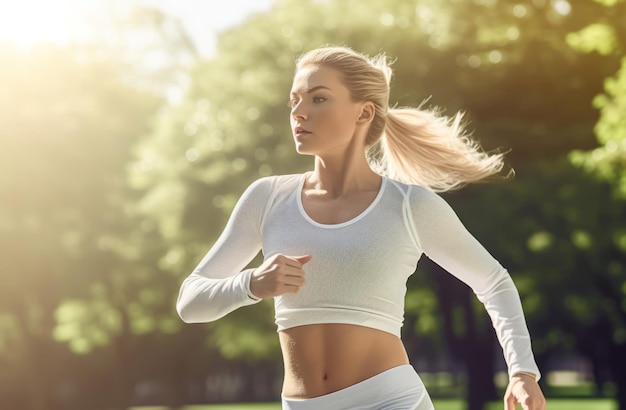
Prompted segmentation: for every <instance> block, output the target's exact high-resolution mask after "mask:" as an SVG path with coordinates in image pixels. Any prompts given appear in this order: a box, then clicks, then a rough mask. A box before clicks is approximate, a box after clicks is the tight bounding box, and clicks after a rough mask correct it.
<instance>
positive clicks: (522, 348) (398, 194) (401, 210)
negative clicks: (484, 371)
mask: <svg viewBox="0 0 626 410" xmlns="http://www.w3.org/2000/svg"><path fill="white" fill-rule="evenodd" d="M304 177H305V175H304V174H299V175H284V176H274V177H267V178H262V179H259V180H257V181H256V182H254V183H253V184H252V185H251V186H250V187H249V188H248V189H247V190H246V191H245V192H244V194H243V195H242V197H241V198H240V200H239V201H238V203H237V205H236V206H235V209H234V210H233V213H232V215H231V217H230V219H229V221H228V224H227V225H226V228H225V229H224V231H223V233H222V235H221V236H220V237H219V239H218V240H217V242H216V243H215V245H214V246H213V247H212V248H211V250H210V251H209V253H208V254H207V255H206V256H205V257H204V258H203V259H202V261H201V262H200V264H199V265H198V266H197V268H196V269H195V270H194V271H193V272H192V273H191V275H190V276H189V277H187V278H186V279H185V280H184V282H183V284H182V286H181V289H180V294H179V297H178V302H177V310H178V313H179V315H180V316H181V318H182V319H183V320H184V321H186V322H190V323H191V322H209V321H213V320H216V319H219V318H221V317H223V316H224V315H226V314H227V313H229V312H231V311H233V310H235V309H237V308H239V307H241V306H245V305H250V304H253V303H256V302H258V301H259V299H255V298H253V297H252V296H251V294H250V290H249V285H250V275H251V273H252V269H247V270H244V271H242V269H244V268H245V267H246V265H247V264H248V263H249V262H250V261H251V260H252V259H253V258H254V257H255V256H256V255H257V254H258V252H259V250H262V252H263V255H264V257H265V258H269V257H271V256H273V255H275V254H277V253H282V254H285V255H289V256H296V255H312V256H313V258H312V259H311V261H310V262H308V263H307V264H306V265H305V266H304V268H303V269H304V272H305V284H304V286H303V287H302V288H301V289H300V291H299V292H298V293H295V294H294V293H289V294H284V295H281V296H277V297H275V298H274V305H275V312H276V325H277V327H278V331H281V330H284V329H289V328H291V327H295V326H302V325H308V324H319V323H345V324H355V325H360V326H367V327H371V328H375V329H379V330H382V331H386V332H389V333H392V334H394V335H397V336H398V337H399V336H400V328H401V327H402V322H403V317H404V298H405V295H406V281H407V279H408V277H409V276H410V275H411V274H412V273H413V272H414V271H415V268H416V266H417V262H418V260H419V259H420V257H421V256H422V254H426V255H427V256H428V257H429V258H430V259H432V260H433V261H434V262H436V263H437V264H438V265H440V266H441V267H442V268H444V269H446V270H447V271H448V272H450V273H451V274H453V275H454V276H456V277H457V278H458V279H460V280H462V281H463V282H465V283H466V284H467V285H469V286H470V287H471V288H472V290H473V291H474V293H475V294H476V295H477V297H478V299H479V300H480V301H481V302H482V303H483V304H484V305H485V308H486V310H487V312H488V313H489V316H490V317H491V320H492V323H493V326H494V328H495V330H496V335H497V337H498V340H499V342H500V344H501V346H502V348H503V351H504V356H505V360H506V362H507V365H508V369H509V374H510V375H513V374H515V373H517V372H520V371H522V372H530V373H534V374H536V375H537V377H540V373H539V369H538V368H537V365H536V364H535V360H534V357H533V353H532V350H531V343H530V336H529V333H528V329H527V327H526V322H525V319H524V314H523V311H522V305H521V302H520V298H519V294H518V292H517V289H516V287H515V285H514V284H513V281H512V279H511V277H510V276H509V274H508V272H507V271H506V270H505V269H504V268H503V267H502V266H501V265H500V264H499V263H498V262H497V261H496V260H495V259H494V258H493V257H492V256H491V255H490V254H489V253H488V252H487V251H486V250H485V248H484V247H483V246H482V245H481V244H480V243H479V242H478V241H477V240H476V239H475V238H474V237H473V236H472V235H471V234H470V233H469V232H468V231H467V230H466V229H465V227H464V226H463V224H462V223H461V222H460V221H459V219H458V218H457V216H456V214H455V213H454V211H453V210H452V208H451V207H450V206H449V205H448V204H447V203H446V202H445V201H444V200H443V199H442V198H441V197H440V196H439V195H437V194H435V193H433V192H431V191H429V190H427V189H424V188H422V187H418V186H412V185H406V184H402V183H400V182H397V181H393V180H390V179H388V178H383V181H382V185H381V187H380V191H379V192H378V195H377V196H376V198H375V199H374V201H373V202H372V204H371V205H370V206H369V207H368V208H367V209H366V210H365V211H363V212H362V213H361V214H360V215H358V216H357V217H355V218H354V219H352V220H350V221H347V222H344V223H341V224H336V225H324V224H320V223H317V222H315V221H314V220H312V219H311V218H310V217H309V216H308V215H307V214H306V212H305V210H304V208H303V206H302V201H301V192H302V187H303V184H304V179H305V178H304Z"/></svg>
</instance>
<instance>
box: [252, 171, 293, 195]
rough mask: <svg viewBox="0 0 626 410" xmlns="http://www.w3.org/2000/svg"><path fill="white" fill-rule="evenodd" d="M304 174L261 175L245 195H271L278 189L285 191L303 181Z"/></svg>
mask: <svg viewBox="0 0 626 410" xmlns="http://www.w3.org/2000/svg"><path fill="white" fill-rule="evenodd" d="M301 178H302V174H289V175H271V176H265V177H261V178H259V179H257V180H255V181H254V182H252V184H250V186H249V187H248V188H247V189H246V193H245V194H244V195H247V196H254V197H259V196H271V195H272V194H273V193H275V192H278V191H285V190H288V189H289V188H295V187H297V186H298V184H299V182H300V181H301Z"/></svg>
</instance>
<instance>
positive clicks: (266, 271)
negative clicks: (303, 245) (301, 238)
mask: <svg viewBox="0 0 626 410" xmlns="http://www.w3.org/2000/svg"><path fill="white" fill-rule="evenodd" d="M310 260H311V255H303V256H286V255H281V254H279V255H274V256H272V257H271V258H269V259H267V260H266V261H264V262H263V264H261V266H259V267H258V268H257V269H255V270H254V272H253V273H252V277H251V278H250V291H251V292H252V294H253V295H254V296H256V297H260V298H265V297H273V296H278V295H281V294H283V293H288V292H289V293H295V292H297V291H298V290H300V287H301V286H303V285H304V270H303V269H302V267H303V265H304V264H305V263H307V262H308V261H310Z"/></svg>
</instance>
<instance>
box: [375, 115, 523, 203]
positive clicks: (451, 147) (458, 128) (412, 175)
mask: <svg viewBox="0 0 626 410" xmlns="http://www.w3.org/2000/svg"><path fill="white" fill-rule="evenodd" d="M462 117H463V116H462V114H461V113H457V114H456V115H455V116H454V117H453V118H448V117H445V116H442V115H440V114H438V113H437V112H436V111H433V110H422V109H416V108H399V109H391V110H389V112H388V113H387V121H386V124H385V128H384V131H383V133H382V135H381V136H380V139H379V140H378V142H377V143H376V144H374V145H372V146H370V148H369V149H368V157H369V161H370V164H371V166H372V168H374V170H375V171H376V172H378V173H380V174H381V175H385V176H387V177H389V178H391V179H395V180H398V181H400V182H404V183H407V184H415V185H421V186H423V187H425V188H428V189H430V190H432V191H435V192H443V191H449V190H453V189H458V188H460V187H462V186H463V185H465V184H467V183H470V182H478V181H480V180H483V179H485V178H487V177H490V176H493V175H495V174H497V173H499V172H500V171H501V170H502V168H503V162H502V156H503V155H502V154H489V153H486V152H484V151H483V150H482V149H481V148H480V146H479V145H478V143H476V142H475V141H473V140H472V139H471V138H470V137H469V135H468V134H467V133H466V132H465V131H464V130H463V127H462V124H461V120H462ZM512 172H513V171H511V172H509V175H511V174H512Z"/></svg>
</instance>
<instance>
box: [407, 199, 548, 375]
mask: <svg viewBox="0 0 626 410" xmlns="http://www.w3.org/2000/svg"><path fill="white" fill-rule="evenodd" d="M413 189H414V193H413V195H412V198H411V204H412V216H413V220H414V226H415V231H416V232H415V233H416V236H417V237H418V238H419V241H420V245H421V247H422V250H423V251H424V253H425V254H426V255H427V256H428V257H429V258H430V259H431V260H433V261H434V262H435V263H437V264H438V265H439V266H441V267H442V268H444V269H445V270H447V271H448V272H450V273H451V274H452V275H454V276H455V277H457V278H458V279H460V280H461V281H463V282H464V283H466V284H467V285H468V286H470V287H471V288H472V290H473V291H474V293H475V294H476V295H477V297H478V299H479V300H480V301H481V302H482V303H483V304H484V306H485V308H486V310H487V312H488V313H489V316H490V318H491V321H492V323H493V327H494V328H495V330H496V335H497V337H498V340H499V342H500V345H501V346H502V349H503V352H504V358H505V360H506V363H507V366H508V369H509V377H512V376H514V375H516V374H519V373H530V374H532V375H535V376H536V380H539V378H540V377H541V374H540V372H539V369H538V367H537V364H536V363H535V359H534V356H533V352H532V348H531V341H530V335H529V332H528V328H527V326H526V320H525V318H524V312H523V310H522V304H521V301H520V297H519V293H518V291H517V288H516V287H515V284H514V283H513V280H512V279H511V276H510V275H509V273H508V272H507V271H506V270H505V269H504V268H503V267H502V266H501V265H500V263H498V261H497V260H495V259H494V258H493V256H491V255H490V254H489V252H487V250H485V248H484V247H483V246H482V245H481V244H480V243H479V242H478V241H477V240H476V239H475V238H474V237H473V236H472V235H471V234H470V233H469V232H468V231H467V229H466V228H465V227H464V226H463V224H462V223H461V221H460V220H459V218H458V217H457V215H456V214H455V213H454V211H453V210H452V208H451V207H450V206H449V205H448V203H447V202H445V201H444V200H443V198H441V197H440V196H439V195H437V194H435V193H432V192H430V191H427V190H424V189H421V188H413Z"/></svg>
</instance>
